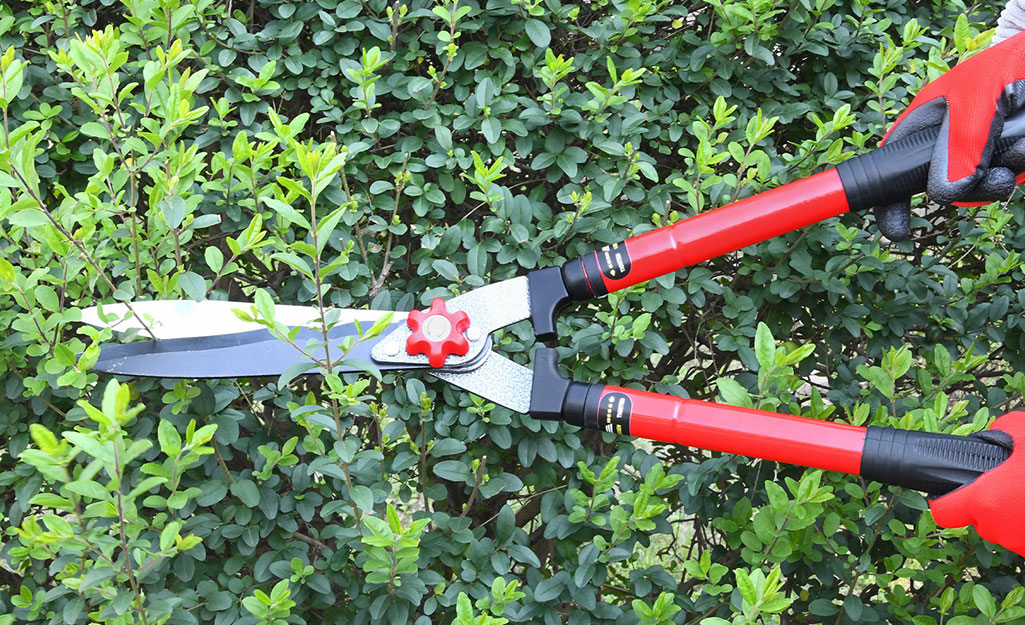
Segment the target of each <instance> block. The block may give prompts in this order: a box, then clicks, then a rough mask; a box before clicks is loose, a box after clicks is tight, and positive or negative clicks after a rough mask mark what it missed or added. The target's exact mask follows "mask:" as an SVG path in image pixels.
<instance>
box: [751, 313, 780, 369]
mask: <svg viewBox="0 0 1025 625" xmlns="http://www.w3.org/2000/svg"><path fill="white" fill-rule="evenodd" d="M755 357H756V358H758V364H759V366H761V368H762V369H765V370H769V369H772V368H773V367H775V366H776V339H774V338H773V337H772V331H771V330H769V326H767V325H765V323H764V322H761V321H759V322H758V329H757V330H755Z"/></svg>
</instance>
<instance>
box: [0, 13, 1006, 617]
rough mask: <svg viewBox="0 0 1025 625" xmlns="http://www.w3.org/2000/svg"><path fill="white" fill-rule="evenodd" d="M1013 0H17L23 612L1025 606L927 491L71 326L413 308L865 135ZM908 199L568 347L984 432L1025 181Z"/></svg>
mask: <svg viewBox="0 0 1025 625" xmlns="http://www.w3.org/2000/svg"><path fill="white" fill-rule="evenodd" d="M998 4H1001V3H990V4H986V5H983V4H978V3H977V4H972V5H971V6H967V5H966V4H965V3H962V2H956V1H955V2H905V1H903V0H890V1H875V2H868V1H863V0H858V1H855V2H850V3H842V2H836V1H834V0H793V1H792V2H771V1H766V0H712V1H708V2H681V3H670V2H667V1H659V0H650V1H649V0H627V1H625V2H620V1H610V0H594V1H592V2H584V3H581V4H569V3H562V2H560V1H559V0H488V2H486V3H480V2H478V1H477V0H461V1H459V2H455V1H454V0H453V1H452V2H447V0H442V1H440V2H437V3H433V4H432V3H425V2H422V1H420V0H413V1H411V2H408V3H405V4H403V3H402V0H399V1H398V2H396V3H394V4H389V3H387V2H386V1H385V0H368V1H367V2H359V1H358V0H342V1H339V0H316V1H315V2H287V1H280V0H228V1H227V2H214V1H212V0H198V1H195V2H183V1H180V0H123V1H122V2H117V1H115V0H79V1H71V0H46V1H42V2H8V3H5V4H4V5H3V6H0V49H2V50H7V52H6V53H5V54H4V56H3V60H2V63H0V69H2V75H3V78H2V84H0V110H2V114H3V133H2V139H0V144H2V146H3V152H2V153H0V172H2V173H0V216H2V220H3V221H2V234H0V249H2V258H3V260H2V261H0V283H2V291H3V294H2V295H0V298H2V304H3V305H2V307H0V323H2V324H3V328H4V329H5V332H4V337H5V338H4V342H3V348H2V364H0V366H2V376H3V384H2V385H3V389H4V392H3V395H2V397H0V402H2V404H3V406H2V409H0V440H2V448H0V485H2V488H0V519H2V523H0V525H2V527H4V528H5V529H4V532H3V533H2V535H0V545H2V548H0V614H3V615H4V616H0V623H4V624H7V623H15V622H17V623H21V622H32V623H42V622H51V623H81V622H86V621H89V620H92V621H97V622H103V623H147V624H149V623H164V622H166V623H200V622H202V623H210V622H212V623H218V624H220V623H233V622H239V623H254V622H289V623H319V622H327V623H349V622H353V623H368V622H370V621H371V620H373V621H374V622H382V623H406V622H417V623H430V622H441V623H448V622H453V621H456V622H459V623H472V622H478V623H488V622H492V623H500V622H501V619H508V621H510V622H514V623H562V622H567V623H571V624H577V623H612V622H617V623H635V622H640V623H646V624H647V623H660V624H662V623H670V622H672V623H702V622H703V623H713V624H718V623H726V622H732V623H756V622H762V623H772V622H787V623H836V624H840V623H854V622H866V623H868V622H892V623H898V622H900V623H904V622H908V621H913V622H914V623H917V624H919V625H926V624H933V623H954V624H962V623H974V622H978V623H992V622H1013V621H1017V622H1021V621H1022V620H1023V618H1025V607H1023V605H1025V603H1023V599H1025V588H1023V587H1022V586H1021V585H1020V582H1019V581H1018V580H1020V577H1021V573H1022V560H1021V559H1020V558H1019V557H1017V556H1015V555H1013V554H1011V553H1009V552H1007V551H1006V550H1003V549H1001V548H998V547H995V546H994V545H991V544H987V543H984V542H982V541H981V540H980V539H979V538H978V536H977V535H976V534H975V533H974V532H973V531H966V530H953V531H941V530H938V529H937V528H936V526H935V524H934V523H933V522H932V520H931V517H930V515H929V513H928V511H927V506H926V502H925V500H924V499H923V497H922V496H921V495H920V494H918V493H915V492H908V491H901V490H898V489H889V488H881V487H880V486H879V485H878V484H866V483H864V482H862V481H861V480H859V479H856V478H851V477H845V476H841V475H835V474H829V473H821V472H804V471H803V470H801V469H800V468H794V467H786V466H777V465H774V464H772V463H766V462H755V461H751V460H749V459H745V458H733V457H721V456H720V455H718V454H706V453H701V452H698V451H695V450H691V449H685V448H679V447H673V446H666V445H661V444H643V443H639V442H636V441H631V440H628V439H625V438H615V437H612V436H610V435H603V434H599V433H594V432H584V431H577V430H575V428H571V427H566V426H561V425H558V424H555V423H541V422H538V421H535V420H532V419H530V418H528V417H524V416H520V415H517V414H513V413H510V412H509V411H507V410H504V409H502V408H496V407H494V406H493V405H490V404H487V403H485V402H482V401H480V400H479V399H477V398H473V397H470V396H468V395H465V394H462V393H459V392H457V391H454V390H453V389H452V388H450V387H448V386H446V385H445V384H443V383H437V382H433V381H430V380H429V379H426V378H418V377H416V376H412V375H411V376H407V377H396V376H394V375H385V376H383V377H382V378H375V377H374V376H373V375H372V374H369V373H368V374H367V375H363V376H353V375H350V376H346V377H345V378H344V379H343V378H339V377H338V376H334V375H330V374H329V373H330V372H328V371H326V370H325V371H322V373H324V374H327V375H321V376H308V377H305V378H302V377H300V378H295V379H292V380H290V381H289V380H269V379H251V380H250V379H246V380H223V381H203V382H199V383H192V382H176V381H173V380H172V381H168V380H135V381H129V382H126V384H124V385H121V386H118V385H111V386H109V387H108V381H107V379H106V378H105V377H103V376H97V375H96V374H94V373H90V372H88V364H89V360H90V359H91V358H93V357H95V351H96V345H97V344H98V342H100V341H104V340H111V337H110V335H109V333H106V332H104V333H98V332H96V331H91V330H89V329H87V328H80V326H79V325H78V324H76V320H77V319H78V318H79V313H78V310H79V308H80V307H85V306H89V305H93V304H95V303H98V302H110V301H112V300H120V299H127V298H179V297H180V298H196V299H200V298H203V297H210V298H221V299H226V298H232V299H253V298H254V297H256V293H255V289H257V288H260V289H264V290H265V291H264V292H265V293H267V294H269V295H271V298H272V299H273V300H274V301H277V302H279V303H304V304H311V303H312V304H315V305H316V304H318V299H317V294H318V292H319V293H320V294H321V300H320V301H321V302H322V303H323V305H325V306H338V307H375V308H392V307H394V308H397V309H400V310H408V309H410V308H411V307H413V306H422V305H425V304H427V303H428V302H429V301H430V299H431V298H433V297H435V296H445V295H450V294H454V293H458V292H462V291H465V290H467V289H469V288H472V287H475V286H478V285H480V284H483V283H486V282H488V281H495V280H500V279H503V278H507V277H510V276H513V275H522V274H523V273H525V272H526V271H528V270H530V269H534V268H537V267H543V266H549V265H552V264H555V263H559V262H562V261H563V260H564V259H566V258H572V257H575V256H577V255H579V254H581V253H583V252H585V251H588V250H590V249H593V248H594V247H595V246H598V245H601V244H604V243H607V242H613V241H619V240H621V239H623V238H624V237H626V236H628V235H630V234H638V233H640V232H642V231H644V230H647V229H650V228H654V227H656V226H658V225H660V224H664V223H669V222H673V221H676V220H678V219H682V218H685V217H686V216H689V215H692V214H695V213H697V212H700V211H703V210H708V209H709V208H712V207H714V206H717V205H721V204H723V203H726V202H728V201H730V200H732V199H734V198H739V197H742V196H745V195H748V194H750V193H753V192H756V191H759V190H761V189H765V188H769V187H774V186H778V185H780V184H782V183H785V182H787V181H790V180H793V179H797V178H800V177H802V176H805V175H808V174H810V173H812V172H814V171H816V170H819V169H821V168H823V167H824V166H827V165H829V164H832V163H836V162H838V161H840V160H841V159H842V158H844V155H845V154H848V153H854V152H857V151H859V150H864V149H867V147H870V146H872V145H874V144H875V142H876V141H877V140H878V138H879V137H880V136H881V134H882V132H883V130H884V129H885V127H886V126H887V124H888V123H889V122H890V121H892V120H893V119H894V117H895V116H896V114H897V113H898V112H899V110H900V109H901V107H902V105H903V104H905V103H906V102H907V100H908V97H909V93H914V92H915V91H916V90H917V89H918V88H919V87H920V85H921V84H922V82H923V81H924V80H926V79H927V78H929V77H935V76H936V75H938V74H939V73H941V72H942V71H943V70H944V69H946V68H947V67H948V66H949V65H952V64H953V63H955V62H956V61H957V60H958V59H959V58H963V57H964V56H965V55H967V54H970V53H971V52H973V51H976V50H978V49H980V48H981V47H984V46H985V45H986V44H987V43H988V40H989V37H990V31H989V29H990V28H991V27H992V26H993V25H994V23H995V15H994V12H995V11H996V10H997V9H999V6H997V5H998ZM549 50H550V51H551V54H549V52H548V51H549ZM642 70H643V71H642ZM475 155H476V156H475ZM919 213H920V216H921V217H920V218H918V219H916V220H915V222H914V225H915V226H916V228H917V229H916V231H915V236H914V238H913V239H912V240H910V241H907V242H904V243H900V244H891V243H889V242H887V241H885V240H881V239H880V238H879V237H878V235H877V234H876V233H875V231H874V229H873V228H872V226H871V217H869V218H868V219H867V223H866V220H865V219H864V218H863V217H862V216H858V215H850V216H845V217H843V218H842V219H839V220H830V221H829V222H826V223H824V224H821V225H818V226H814V227H811V228H807V229H805V230H803V231H801V232H798V233H792V234H790V235H787V236H783V237H780V238H778V239H775V240H773V241H770V242H767V243H764V244H761V245H757V246H753V247H751V248H749V249H746V250H744V252H743V253H737V254H731V255H728V256H726V257H723V258H720V259H717V260H716V261H714V262H711V263H708V264H706V265H703V266H700V267H695V268H692V269H690V270H686V271H681V272H679V273H678V274H676V275H675V276H667V277H663V278H660V279H658V280H654V281H652V282H651V283H649V284H648V285H647V286H646V287H644V288H638V289H631V290H630V291H628V292H626V293H625V294H614V295H612V296H610V297H608V298H607V299H604V300H601V301H598V302H595V303H593V304H589V305H587V306H582V307H579V308H577V309H574V310H572V311H570V313H569V314H567V315H564V317H563V319H562V320H561V321H560V330H561V334H562V336H563V337H565V338H564V339H563V340H562V342H561V344H560V354H561V356H562V359H563V363H564V364H565V365H566V366H567V368H568V369H570V370H572V371H573V375H575V376H576V377H577V378H578V379H587V380H592V381H596V380H605V381H608V382H610V383H624V384H628V385H633V386H638V387H645V388H652V389H656V390H658V391H661V392H667V393H673V394H678V395H681V396H691V397H696V398H716V397H717V396H718V397H721V398H722V399H724V400H726V401H729V402H731V403H736V404H742V405H743V404H749V405H756V406H760V407H762V408H767V409H775V410H779V411H783V412H790V413H795V414H803V415H810V416H814V417H818V418H829V419H833V420H837V421H847V422H852V423H856V424H859V425H864V424H867V423H870V422H871V423H877V424H883V423H889V424H893V425H897V426H900V427H910V428H921V429H932V430H939V431H947V432H957V433H967V432H968V431H972V430H977V429H982V428H983V427H985V426H986V424H987V423H988V420H989V419H990V417H991V416H994V415H998V414H1001V413H1003V412H1005V411H1007V410H1010V409H1011V408H1013V407H1014V406H1016V405H1017V403H1018V402H1019V400H1020V396H1021V394H1022V392H1023V390H1025V375H1023V374H1022V373H1016V370H1018V369H1021V368H1022V367H1023V366H1025V359H1023V356H1025V354H1023V348H1025V333H1023V326H1022V321H1021V320H1022V319H1023V318H1025V291H1023V290H1022V288H1021V286H1022V281H1023V279H1025V277H1023V272H1022V268H1021V257H1020V253H1021V250H1022V248H1023V247H1025V229H1023V228H1025V213H1023V207H1022V204H1021V202H1020V201H1019V200H1018V199H1017V198H1015V199H1013V200H1012V201H1011V202H1009V203H1006V204H994V205H990V206H987V207H982V208H971V209H949V208H940V207H935V206H927V205H923V206H922V207H920V211H919ZM321 257H322V258H321ZM314 258H317V259H318V260H317V261H316V262H314V260H313V259H314ZM261 297H262V296H261ZM268 299H270V298H268ZM261 302H262V303H263V304H266V301H265V300H263V299H261ZM262 310H263V312H264V313H267V311H268V306H266V305H263V306H262ZM759 322H764V324H765V325H764V326H759ZM759 328H761V329H759ZM773 335H774V337H775V339H774V338H773ZM531 342H532V334H531V330H530V328H529V327H528V326H526V325H520V326H517V327H514V328H512V329H511V330H509V331H506V332H505V333H504V334H503V335H502V336H501V339H500V343H501V349H502V350H503V351H504V352H506V353H507V354H510V355H512V356H513V357H514V358H515V359H517V360H519V361H521V362H524V363H529V361H530V354H529V346H530V345H531ZM83 351H84V352H85V358H84V360H85V362H84V363H79V364H78V365H76V358H75V354H76V353H80V352H83ZM323 368H326V367H323ZM105 389H106V391H107V394H106V395H105V394H104V390H105ZM80 400H84V402H81V403H80ZM133 406H135V407H136V408H132V407H133ZM142 406H144V408H142ZM190 424H191V425H190ZM610 459H611V460H610ZM603 469H604V471H603Z"/></svg>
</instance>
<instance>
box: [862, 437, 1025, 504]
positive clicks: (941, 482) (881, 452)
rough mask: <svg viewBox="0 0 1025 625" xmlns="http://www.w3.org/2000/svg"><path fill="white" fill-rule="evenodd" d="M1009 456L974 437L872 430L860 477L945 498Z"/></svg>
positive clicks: (998, 447)
mask: <svg viewBox="0 0 1025 625" xmlns="http://www.w3.org/2000/svg"><path fill="white" fill-rule="evenodd" d="M1010 455H1011V452H1010V450H1008V449H1006V448H1004V447H1002V446H1000V445H996V444H993V443H989V442H986V441H984V440H981V439H978V438H971V437H967V436H954V435H952V434H935V433H932V432H916V431H912V430H898V429H894V428H884V427H876V426H872V427H869V428H868V432H867V433H866V435H865V448H864V450H863V451H862V453H861V476H862V477H864V478H866V479H869V480H873V481H875V482H882V483H883V484H891V485H893V486H905V487H907V488H913V489H915V490H920V491H923V492H926V493H929V494H930V495H945V494H946V493H949V492H950V491H952V490H954V489H955V488H959V487H961V486H964V485H965V484H968V483H969V482H971V481H972V480H974V479H975V478H977V477H979V476H980V475H981V474H983V473H985V472H986V471H988V470H990V469H992V468H994V467H996V466H997V465H999V464H1000V463H1001V462H1003V461H1004V460H1007V458H1008V456H1010Z"/></svg>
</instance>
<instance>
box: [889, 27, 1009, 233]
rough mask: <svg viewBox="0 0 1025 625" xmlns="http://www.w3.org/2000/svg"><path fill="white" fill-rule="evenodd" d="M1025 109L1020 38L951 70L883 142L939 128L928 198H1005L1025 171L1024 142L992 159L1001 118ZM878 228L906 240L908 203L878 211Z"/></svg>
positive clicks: (945, 201)
mask: <svg viewBox="0 0 1025 625" xmlns="http://www.w3.org/2000/svg"><path fill="white" fill-rule="evenodd" d="M1023 107H1025V33H1019V34H1017V35H1015V36H1013V37H1011V38H1010V39H1007V40H1006V41H1003V42H1002V43H999V44H997V45H995V46H992V47H990V48H988V49H986V50H984V51H982V52H980V53H978V54H976V55H975V56H973V57H971V58H969V59H967V60H965V61H964V62H962V63H959V64H958V65H956V66H955V67H954V68H953V69H951V70H950V71H949V72H947V73H946V74H944V75H943V76H941V77H939V78H938V79H936V80H934V81H933V82H931V83H929V84H928V85H926V86H925V87H924V88H923V89H922V90H921V92H919V94H918V95H917V96H916V97H915V99H914V100H912V102H911V105H910V106H909V107H908V108H907V110H905V111H904V113H903V114H901V116H900V118H898V120H897V122H896V123H895V124H894V125H893V127H892V128H890V131H889V133H887V135H886V138H885V139H884V140H883V141H884V143H885V142H888V141H899V140H900V139H903V138H904V137H907V136H908V135H911V134H914V133H916V132H918V131H921V130H925V129H927V128H934V127H938V128H939V136H938V137H937V140H936V145H935V147H934V148H933V152H932V162H931V164H930V167H929V183H928V193H929V197H930V198H931V199H932V200H934V201H936V202H939V203H941V204H953V203H955V202H983V203H984V202H992V201H995V200H1002V199H1006V198H1007V197H1009V196H1010V195H1011V193H1012V192H1013V191H1014V188H1015V186H1016V185H1017V176H1016V174H1015V172H1021V171H1023V170H1025V139H1022V140H1020V141H1018V142H1017V143H1015V144H1014V145H1013V146H1011V147H1010V148H1008V149H1006V150H1003V151H1002V152H1001V153H1000V154H998V155H996V156H994V151H995V150H994V147H995V140H996V138H997V137H999V136H1000V132H1001V131H1002V130H1003V126H1004V120H1005V119H1006V118H1007V117H1009V116H1011V115H1013V114H1014V113H1016V112H1017V111H1018V110H1020V109H1021V108H1023ZM875 214H876V221H877V222H878V224H879V230H880V231H881V232H882V233H883V235H885V236H886V238H888V239H890V240H891V241H900V240H903V239H906V238H907V237H908V235H909V234H910V229H911V202H910V199H907V200H902V201H900V202H896V203H893V204H889V205H884V206H877V207H876V209H875Z"/></svg>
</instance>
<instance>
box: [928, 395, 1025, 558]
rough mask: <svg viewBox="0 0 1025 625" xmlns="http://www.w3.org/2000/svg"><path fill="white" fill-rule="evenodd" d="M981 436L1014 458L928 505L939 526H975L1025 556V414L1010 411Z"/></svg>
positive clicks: (986, 535) (994, 539) (991, 540)
mask: <svg viewBox="0 0 1025 625" xmlns="http://www.w3.org/2000/svg"><path fill="white" fill-rule="evenodd" d="M979 435H980V436H982V437H983V438H985V439H986V440H987V441H989V442H991V443H996V444H998V445H1003V446H1004V447H1007V448H1010V449H1011V450H1012V451H1011V456H1010V457H1009V458H1008V459H1007V460H1005V461H1003V462H1002V463H1001V464H1000V465H998V466H997V467H996V468H993V469H990V470H989V471H986V472H985V473H983V474H982V475H980V476H979V477H977V478H976V479H975V481H973V482H970V483H968V484H966V485H964V486H962V487H961V488H958V489H957V490H955V491H953V492H950V493H947V494H946V495H943V496H942V497H939V498H937V499H933V500H932V501H930V502H929V507H930V508H931V509H932V516H933V519H935V520H936V524H937V525H939V526H940V527H964V526H966V525H974V526H975V530H976V531H977V532H979V536H982V537H983V538H985V539H986V540H988V541H989V542H991V543H997V544H998V545H1002V546H1004V547H1007V548H1008V549H1010V550H1011V551H1013V552H1015V553H1017V554H1018V555H1022V556H1025V522H1023V521H1022V520H1023V519H1025V496H1023V495H1025V493H1023V492H1022V483H1023V478H1025V444H1023V445H1021V447H1019V448H1018V449H1015V447H1016V446H1015V444H1014V442H1015V441H1025V412H1009V413H1007V414H1005V415H1004V416H1002V417H1000V418H999V419H997V420H996V421H994V422H993V425H991V426H990V429H989V430H988V431H986V432H979Z"/></svg>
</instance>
